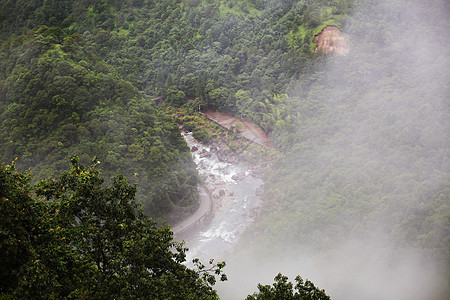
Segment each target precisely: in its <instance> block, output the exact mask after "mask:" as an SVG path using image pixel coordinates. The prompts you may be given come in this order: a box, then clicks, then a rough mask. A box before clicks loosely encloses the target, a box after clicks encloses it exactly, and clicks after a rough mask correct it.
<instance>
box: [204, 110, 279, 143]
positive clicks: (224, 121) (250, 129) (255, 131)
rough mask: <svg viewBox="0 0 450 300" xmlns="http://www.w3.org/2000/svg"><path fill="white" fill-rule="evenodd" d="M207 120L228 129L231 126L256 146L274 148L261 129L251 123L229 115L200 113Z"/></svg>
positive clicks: (209, 112) (212, 112)
mask: <svg viewBox="0 0 450 300" xmlns="http://www.w3.org/2000/svg"><path fill="white" fill-rule="evenodd" d="M202 114H203V115H204V116H205V117H207V118H208V119H210V120H212V121H214V122H216V123H218V124H220V125H222V126H223V127H225V128H227V129H230V128H231V127H232V126H233V127H234V128H235V129H237V130H238V133H239V134H240V135H241V136H243V137H245V138H246V139H247V140H250V141H252V142H254V143H256V144H259V145H262V146H265V147H270V148H275V145H274V144H273V142H272V140H271V139H270V138H269V137H268V136H267V135H266V134H265V132H264V131H263V130H262V128H260V127H258V126H256V125H255V124H254V123H253V122H251V121H249V120H246V119H241V118H237V117H235V116H233V115H231V114H229V113H224V112H218V111H213V110H207V111H204V112H203V113H202Z"/></svg>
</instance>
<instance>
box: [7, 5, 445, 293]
mask: <svg viewBox="0 0 450 300" xmlns="http://www.w3.org/2000/svg"><path fill="white" fill-rule="evenodd" d="M448 11H450V8H449V4H448V1H446V0H433V1H421V0H414V1H406V0H396V1H387V0H332V1H329V0H314V1H313V0H241V1H231V0H217V1H206V0H131V1H117V0H80V1H75V0H59V1H57V0H48V1H44V0H36V1H26V0H18V1H8V0H0V160H1V161H5V162H10V161H13V160H14V159H15V158H16V157H18V160H17V163H16V165H17V167H18V169H19V170H25V169H27V168H30V169H31V171H32V173H33V174H34V176H35V180H36V181H38V180H39V179H43V178H47V177H51V176H56V175H57V174H59V173H60V172H61V170H64V169H65V168H66V166H67V165H68V164H69V161H70V157H71V156H72V155H78V156H79V157H80V159H81V162H82V163H84V164H88V163H89V162H91V161H92V160H93V159H94V161H99V162H100V167H101V168H102V172H103V173H104V174H105V177H106V178H109V177H110V176H111V175H114V174H116V173H122V174H124V175H125V176H126V177H127V178H129V180H130V181H132V180H134V181H135V182H136V183H138V185H139V189H138V191H137V199H138V201H139V202H142V203H143V204H144V207H145V211H146V213H147V214H148V215H150V216H152V217H153V218H155V219H157V220H158V221H164V220H167V219H169V218H177V217H179V216H181V215H186V214H189V213H190V212H191V211H193V210H194V209H195V207H196V205H197V201H198V192H197V190H196V187H197V183H198V180H199V179H198V176H197V172H196V170H195V165H194V163H193V161H192V158H191V156H190V153H189V149H188V148H187V146H186V143H185V141H184V140H183V138H182V137H181V136H180V132H179V127H178V124H177V121H180V120H182V119H183V120H185V121H186V123H188V127H190V128H191V129H192V130H194V133H195V134H197V136H200V137H202V136H208V135H207V133H205V130H204V129H197V128H195V126H196V122H197V121H196V118H195V117H194V113H195V112H196V111H198V110H201V111H213V110H214V111H220V112H221V113H222V114H223V115H226V114H232V115H234V116H235V117H239V118H245V119H248V120H251V121H252V122H254V123H255V124H257V125H258V126H259V127H261V128H262V130H263V131H262V132H263V133H265V134H267V135H268V136H269V137H270V139H271V140H272V141H273V142H274V145H275V147H276V149H277V150H278V151H279V152H280V153H279V156H273V157H279V159H278V158H277V160H276V161H273V162H271V165H272V166H273V168H272V169H270V170H268V171H267V172H266V174H265V178H264V179H265V185H264V195H263V198H264V205H263V207H262V208H261V211H260V212H259V214H258V218H257V220H256V222H255V224H254V226H253V228H251V229H250V230H248V231H247V233H246V234H245V237H244V238H242V239H241V241H240V244H239V245H237V246H236V249H237V250H236V253H239V256H240V258H239V259H240V261H241V262H242V263H241V264H239V263H238V265H239V268H240V269H239V268H237V269H239V270H237V269H236V271H232V274H234V273H235V274H234V275H235V276H236V278H240V277H239V276H240V275H241V274H243V277H245V278H244V279H242V280H241V282H239V283H238V285H239V284H243V285H244V284H245V281H246V280H254V279H255V278H254V277H253V276H249V275H248V274H249V272H250V271H251V268H253V266H254V265H258V266H259V267H260V268H261V272H257V273H258V275H260V274H264V275H267V276H268V277H269V279H270V280H271V279H272V278H273V275H275V274H273V273H272V272H271V273H270V274H268V273H269V272H268V271H267V270H268V269H271V268H270V265H271V262H274V263H277V262H279V264H277V266H278V265H279V266H282V265H283V264H285V265H289V264H290V263H291V261H295V262H297V263H298V264H292V265H294V266H295V268H299V269H300V268H302V267H304V266H305V265H304V264H302V263H303V262H305V261H308V262H309V259H311V260H316V261H319V262H320V265H321V266H322V268H319V267H317V268H315V267H316V266H317V265H318V264H314V263H311V266H312V267H311V266H310V267H309V268H308V267H305V269H306V270H308V271H311V270H312V271H311V273H312V274H314V275H317V274H318V273H320V275H317V276H318V277H319V278H324V277H326V275H324V274H325V273H326V272H325V271H324V270H326V268H325V267H324V266H328V265H333V263H336V261H338V263H336V265H337V266H338V267H336V269H340V268H341V269H345V270H347V274H350V275H351V276H353V277H354V278H357V277H358V276H359V273H358V272H356V271H355V269H363V267H361V266H366V265H365V261H370V257H376V258H380V259H379V261H378V266H380V268H376V267H375V265H377V262H373V264H368V265H367V269H368V270H372V271H373V273H376V274H383V273H387V274H389V276H379V280H377V281H376V282H375V283H374V284H375V285H377V286H388V287H389V289H390V290H392V291H394V290H395V291H398V294H401V295H402V297H404V299H407V297H408V296H411V297H413V296H414V297H419V296H418V295H421V294H419V293H418V292H417V291H418V290H421V291H422V292H424V293H426V292H427V291H430V290H431V289H434V290H435V291H434V292H436V298H438V297H439V296H441V295H444V296H445V293H448V291H449V286H450V285H449V282H448V280H447V281H446V280H441V279H442V278H450V277H449V276H448V270H446V269H445V268H443V267H442V266H448V265H449V264H450V257H449V253H450V252H449V251H450V246H449V245H450V243H449V239H450V235H449V232H448V228H449V227H450V208H449V206H450V185H449V182H450V152H449V149H450V136H449V132H450V125H449V120H450V104H449V98H448V95H450V90H449V87H450V83H449V78H450V74H449V71H448V70H450V66H449V64H450V57H449V52H448V46H449V44H450V41H449V39H448V37H447V36H446V35H445V34H442V28H447V27H448V25H450V24H449V21H448V16H447V15H448ZM336 46H338V47H337V50H332V49H335V47H336ZM336 52H337V53H336ZM152 99H157V100H158V101H153V100H152ZM180 107H182V109H183V113H180V112H178V111H177V113H173V112H174V111H176V109H177V108H180ZM185 114H187V115H185ZM216 136H220V135H216ZM106 184H111V182H109V181H108V180H107V182H106ZM349 249H350V250H349ZM355 249H356V250H355ZM372 250H373V251H372ZM281 252H283V253H285V254H284V255H283V259H284V261H283V259H281V262H280V259H279V253H281ZM360 253H362V254H361V255H360V261H359V260H356V258H355V257H358V254H360ZM411 253H414V255H412V254H411ZM409 254H411V255H409ZM333 259H334V260H333ZM353 259H354V260H353ZM255 261H256V263H255ZM348 261H351V262H352V263H353V264H354V265H357V266H359V267H355V268H350V267H348V265H341V262H348ZM393 261H394V262H397V263H396V264H393V263H391V262H393ZM262 262H267V264H265V263H262ZM247 263H248V265H249V270H250V271H248V272H246V271H247V269H245V265H246V264H247ZM403 263H404V264H403ZM349 265H352V264H350V263H349ZM392 265H394V267H392ZM347 267H348V269H346V268H347ZM372 267H373V268H372ZM391 267H392V268H391ZM420 267H422V270H421V269H420ZM244 269H245V270H244ZM404 270H410V271H411V272H412V271H414V273H423V276H422V277H421V278H422V279H423V280H422V281H420V280H418V281H420V282H422V283H423V284H421V285H419V284H417V287H416V288H415V289H408V288H407V286H408V284H407V283H409V285H411V282H410V281H409V280H406V279H405V282H406V283H405V282H403V281H401V282H399V281H396V280H394V279H398V278H407V276H404V275H403V273H402V271H404ZM418 270H420V271H423V272H419V271H418ZM319 271H323V272H319ZM397 271H398V273H396V272H397ZM405 273H406V271H405ZM250 274H253V273H250ZM428 275H429V276H428ZM267 276H266V277H267ZM321 276H322V277H321ZM231 277H232V276H231ZM255 277H256V275H255ZM361 278H363V279H361V282H356V283H352V282H350V281H351V280H347V281H346V282H345V283H342V282H341V280H342V274H341V273H339V272H336V273H335V275H329V276H328V277H327V278H325V280H324V282H325V283H326V284H329V286H330V287H331V289H332V291H334V292H335V293H336V295H338V296H337V298H339V297H340V298H345V297H346V296H348V295H350V296H353V297H355V298H358V297H359V298H367V294H364V293H365V292H367V291H373V289H370V288H361V290H358V287H355V286H358V284H359V285H361V286H364V287H365V286H366V284H367V286H369V284H368V283H367V282H368V281H369V278H365V277H364V276H362V277H361ZM380 278H381V279H380ZM383 279H385V281H384V280H383ZM434 279H436V280H434ZM261 280H262V279H261ZM327 280H328V281H327ZM433 280H434V281H433ZM237 281H239V279H238V280H237ZM430 282H431V283H433V282H435V283H433V284H431V283H430ZM428 283H430V284H429V285H427V284H428ZM250 285H251V286H252V287H254V286H255V283H254V282H251V284H250ZM320 285H321V286H325V287H326V285H324V284H320ZM427 286H428V288H427ZM246 288H248V287H246ZM232 289H234V290H236V292H237V293H239V289H240V288H239V287H236V288H232ZM386 289H388V288H386ZM230 290H231V289H230ZM360 291H362V292H361V293H362V294H360V293H359V292H360ZM245 292H247V290H246V291H245ZM346 292H348V294H345V293H346ZM416 292H417V293H416ZM241 293H242V291H241ZM352 293H353V294H352ZM430 293H431V292H430ZM375 295H378V296H379V298H386V297H385V296H386V294H383V291H379V294H378V291H377V292H375ZM233 296H235V295H233ZM239 296H241V295H239ZM396 296H397V297H392V298H395V299H401V298H399V296H398V295H396ZM442 298H445V297H442Z"/></svg>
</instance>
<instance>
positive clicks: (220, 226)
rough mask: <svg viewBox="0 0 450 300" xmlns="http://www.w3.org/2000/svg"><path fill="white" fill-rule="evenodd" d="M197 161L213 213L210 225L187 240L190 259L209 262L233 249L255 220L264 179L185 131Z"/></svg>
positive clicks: (188, 258) (186, 138)
mask: <svg viewBox="0 0 450 300" xmlns="http://www.w3.org/2000/svg"><path fill="white" fill-rule="evenodd" d="M183 137H184V138H185V140H186V142H187V144H188V146H189V148H191V149H192V148H193V147H195V148H194V149H193V150H195V149H198V150H196V151H193V152H192V151H191V153H192V155H193V158H194V162H195V163H196V165H197V170H198V173H199V175H200V177H201V180H202V181H203V182H204V183H203V184H202V185H203V187H204V188H205V189H206V190H207V192H208V193H209V194H210V196H211V197H210V198H211V200H212V201H213V207H214V209H213V211H214V212H213V216H212V219H211V221H210V222H209V224H208V225H206V226H205V227H204V228H201V229H200V231H199V232H197V233H194V234H192V235H191V236H189V238H187V239H185V240H186V244H187V246H188V248H189V251H188V252H187V262H189V261H192V259H193V258H199V259H200V260H201V261H203V262H207V261H208V260H209V259H210V258H214V259H216V261H218V260H220V259H221V258H222V257H223V256H224V255H225V254H226V253H228V252H230V251H231V250H232V247H233V245H234V244H235V243H236V242H237V241H238V239H239V237H240V235H241V234H242V232H243V231H244V230H245V229H246V228H247V227H248V225H249V224H251V222H252V221H253V217H252V216H253V215H254V213H255V211H256V209H257V208H258V206H259V205H260V199H259V197H258V196H257V191H258V189H259V188H260V187H261V185H262V183H263V181H262V180H261V179H260V178H257V177H254V176H252V174H251V170H250V168H249V167H247V166H245V165H243V164H240V163H238V164H231V163H228V162H224V161H220V160H219V158H218V157H217V155H216V153H217V151H220V149H215V148H212V149H211V148H210V147H208V146H206V145H203V144H201V143H199V142H198V141H197V140H195V139H194V138H193V137H192V133H184V132H183Z"/></svg>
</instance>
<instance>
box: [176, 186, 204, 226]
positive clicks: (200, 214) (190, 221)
mask: <svg viewBox="0 0 450 300" xmlns="http://www.w3.org/2000/svg"><path fill="white" fill-rule="evenodd" d="M198 191H199V195H200V206H199V208H198V209H197V211H196V212H195V213H194V214H192V215H191V216H189V217H188V218H187V219H185V220H183V221H181V222H180V223H178V224H176V225H175V226H173V227H172V228H171V229H172V232H173V233H174V235H180V234H182V233H184V232H185V231H187V230H189V229H191V228H193V227H195V226H198V225H200V223H202V219H203V218H204V217H206V216H209V215H210V214H211V213H212V200H211V197H210V196H209V194H208V193H207V192H206V190H205V189H204V188H203V187H202V186H200V185H199V186H198Z"/></svg>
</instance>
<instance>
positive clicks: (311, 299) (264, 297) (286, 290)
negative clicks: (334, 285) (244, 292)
mask: <svg viewBox="0 0 450 300" xmlns="http://www.w3.org/2000/svg"><path fill="white" fill-rule="evenodd" d="M295 281H296V282H297V284H296V285H295V290H296V291H295V292H294V289H293V285H292V283H291V282H288V278H287V276H283V275H282V274H281V273H280V274H278V275H277V276H275V283H274V284H273V286H270V285H262V284H258V289H259V292H258V293H254V294H253V295H248V296H247V300H252V299H254V300H279V299H283V300H329V299H331V298H330V297H329V296H328V295H327V294H325V290H320V289H319V288H317V287H316V286H314V283H312V282H311V281H309V280H306V281H305V282H304V281H303V279H302V278H301V277H300V276H297V277H296V278H295Z"/></svg>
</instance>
